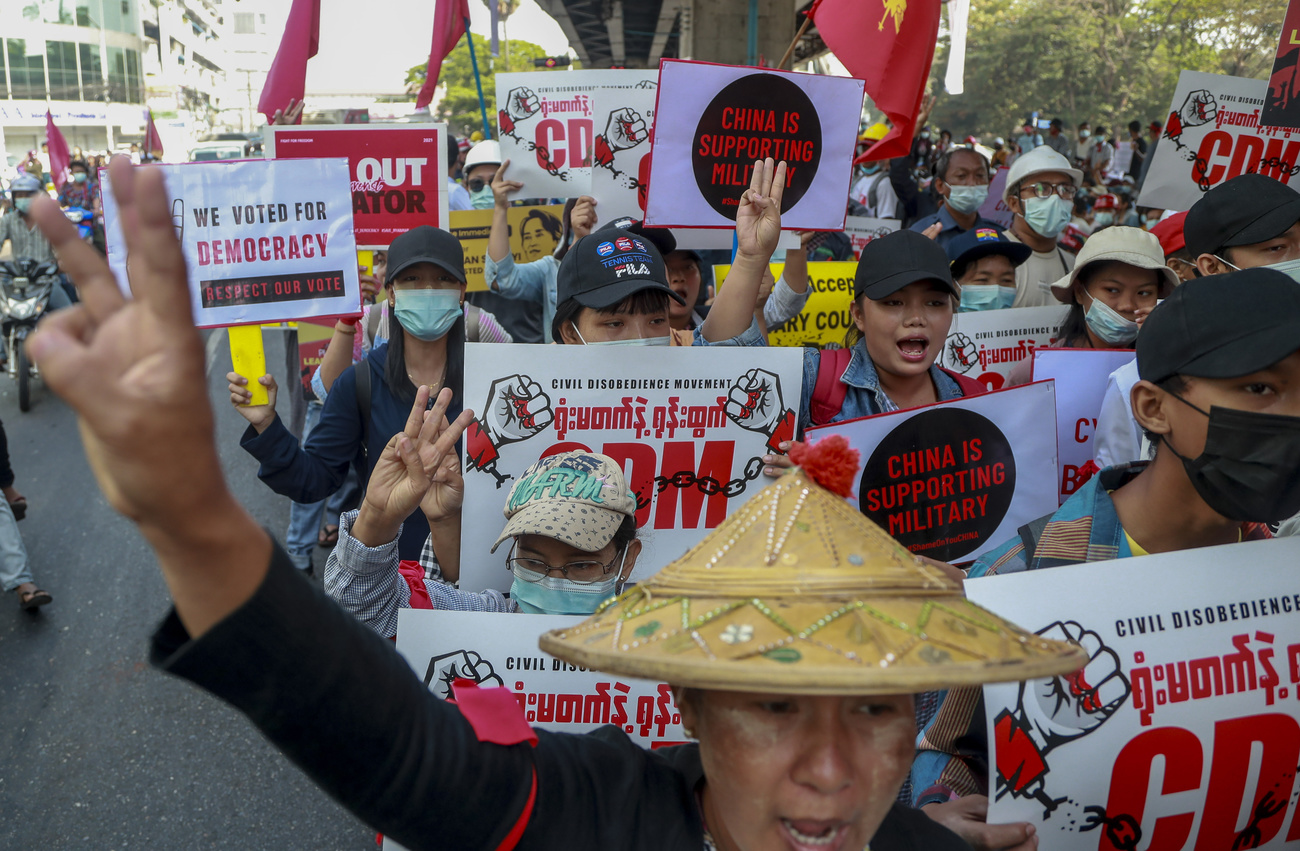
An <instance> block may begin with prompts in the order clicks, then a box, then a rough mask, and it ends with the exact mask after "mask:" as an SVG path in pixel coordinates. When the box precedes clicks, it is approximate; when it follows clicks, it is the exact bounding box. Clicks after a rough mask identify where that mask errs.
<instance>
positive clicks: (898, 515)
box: [808, 381, 1057, 562]
mask: <svg viewBox="0 0 1300 851" xmlns="http://www.w3.org/2000/svg"><path fill="white" fill-rule="evenodd" d="M1053 396H1054V393H1053V387H1052V383H1051V382H1050V381H1044V382H1039V383H1037V384H1026V385H1023V386H1021V387H1013V388H1011V389H1010V390H999V391H997V392H994V393H985V394H983V395H980V396H970V397H967V398H961V399H954V400H952V401H951V402H940V403H939V404H937V405H926V406H923V407H920V408H909V409H907V410H903V411H895V412H893V413H888V414H877V415H876V416H873V417H862V418H860V419H856V420H846V421H844V422H840V423H834V424H832V425H828V426H819V427H815V428H810V429H808V439H809V440H810V441H817V440H823V439H825V438H827V437H829V436H831V435H835V434H840V435H843V436H844V437H845V438H847V439H848V441H849V444H850V445H852V446H853V448H854V449H856V450H858V451H859V452H860V453H861V458H860V459H859V461H858V470H857V473H856V474H855V476H854V479H853V492H852V496H851V497H850V498H849V502H851V503H852V504H853V505H854V506H855V507H856V508H858V510H860V511H861V512H862V513H863V514H865V515H866V516H867V517H868V518H869V519H871V520H872V521H874V522H875V523H877V524H878V525H879V526H880V527H881V528H882V529H884V530H885V531H886V532H888V533H889V534H890V535H892V536H893V537H894V539H895V540H897V541H898V542H899V543H900V544H902V545H903V546H905V547H907V548H908V549H909V550H911V551H912V552H913V553H916V554H917V555H923V556H927V557H929V558H933V559H938V560H939V561H946V562H958V561H962V562H964V561H971V560H973V559H975V558H976V557H978V556H979V555H980V554H981V553H983V552H986V551H988V550H991V549H993V548H994V547H996V546H998V545H1000V544H1001V543H1002V542H1003V541H1005V540H1007V539H1008V538H1010V537H1012V536H1014V535H1015V534H1016V530H1017V529H1019V528H1020V527H1021V526H1022V525H1024V524H1025V523H1028V522H1029V521H1031V520H1034V519H1035V518H1038V517H1042V516H1043V515H1044V514H1046V513H1047V512H1049V511H1052V510H1054V509H1055V508H1056V506H1057V502H1056V432H1055V430H1054V429H1048V428H1044V427H1043V426H1044V424H1045V423H1050V422H1052V418H1053V417H1055V416H1056V403H1055V401H1054V399H1053Z"/></svg>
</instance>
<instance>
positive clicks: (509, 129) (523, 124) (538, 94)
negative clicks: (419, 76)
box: [496, 69, 658, 198]
mask: <svg viewBox="0 0 1300 851" xmlns="http://www.w3.org/2000/svg"><path fill="white" fill-rule="evenodd" d="M657 77H658V72H657V71H653V70H651V71H642V70H636V71H633V70H621V69H620V70H602V71H526V72H523V73H515V74H497V75H496V84H497V106H498V110H497V127H498V128H499V131H500V132H499V133H498V139H499V141H500V143H501V158H502V160H510V171H509V174H508V175H507V176H508V177H509V178H510V179H511V180H518V181H521V182H522V183H523V184H524V188H523V189H522V190H521V193H522V194H521V195H520V197H525V198H546V197H556V198H568V197H576V196H578V195H586V194H589V193H590V192H591V188H592V175H591V170H592V159H593V154H594V152H595V150H596V147H597V139H596V136H597V134H598V133H603V134H604V135H605V136H606V137H608V138H614V137H613V136H611V133H613V132H615V129H614V128H620V127H623V126H626V127H627V129H628V132H629V133H630V134H631V136H632V137H634V138H635V137H638V136H639V133H640V129H639V128H637V126H636V122H635V121H633V122H626V121H624V122H622V123H620V120H619V119H618V118H617V117H615V116H614V115H612V114H606V115H601V114H599V113H597V112H596V107H595V103H594V100H595V97H594V95H595V92H596V90H597V89H600V90H601V91H602V92H604V91H606V90H608V89H632V88H636V87H638V86H641V87H647V86H650V87H653V85H654V83H655V80H656V79H657ZM617 111H618V110H614V112H617ZM611 122H612V123H613V125H614V127H613V128H611V127H610V124H611ZM608 138H607V141H608ZM626 141H629V142H630V141H631V140H630V139H628V140H626Z"/></svg>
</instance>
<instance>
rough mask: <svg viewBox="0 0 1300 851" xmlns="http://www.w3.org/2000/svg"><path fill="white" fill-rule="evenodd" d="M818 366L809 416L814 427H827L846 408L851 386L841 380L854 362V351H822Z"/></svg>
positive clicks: (809, 406)
mask: <svg viewBox="0 0 1300 851" xmlns="http://www.w3.org/2000/svg"><path fill="white" fill-rule="evenodd" d="M818 354H819V355H820V357H821V360H820V362H819V363H818V364H817V383H816V384H815V385H813V392H812V400H811V402H810V403H809V405H808V415H809V418H810V419H812V423H813V425H826V424H827V423H829V422H830V421H831V420H833V419H834V418H835V415H836V414H838V413H839V412H840V410H841V409H842V408H843V407H844V397H845V396H847V395H848V394H849V386H848V385H847V384H845V383H844V382H843V381H840V378H841V377H843V375H844V372H845V370H847V369H848V368H849V362H850V361H851V360H853V350H852V349H822V350H821V351H820V352H818Z"/></svg>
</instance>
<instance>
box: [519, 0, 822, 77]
mask: <svg viewBox="0 0 1300 851" xmlns="http://www.w3.org/2000/svg"><path fill="white" fill-rule="evenodd" d="M538 5H540V6H541V7H542V8H543V9H544V10H546V12H547V13H549V14H550V15H551V17H553V18H555V20H556V21H557V22H559V24H560V26H561V27H562V28H563V29H564V32H565V34H566V35H567V36H568V37H569V46H570V47H572V48H573V49H574V51H575V52H576V53H577V54H578V59H579V61H581V62H582V65H583V67H585V68H609V67H611V66H623V67H627V68H654V67H657V66H658V64H659V60H660V59H664V58H669V59H671V58H679V59H700V60H705V61H709V62H723V63H726V64H729V65H757V64H760V63H762V64H766V65H775V64H776V63H777V61H778V60H780V58H781V55H782V54H783V53H784V52H785V49H786V47H788V46H789V44H790V40H791V39H793V38H794V35H795V33H796V32H797V31H798V28H799V26H800V24H801V23H802V21H803V18H802V17H801V16H800V14H799V13H800V12H801V11H803V10H805V9H807V8H808V7H809V6H810V5H812V3H811V0H538ZM823 50H825V45H823V44H822V42H821V39H820V38H819V37H818V36H817V30H816V28H815V27H812V28H810V29H809V30H808V32H807V33H806V34H805V36H804V38H802V39H801V40H800V43H799V45H798V46H797V47H796V50H795V57H794V61H796V62H798V61H801V60H804V59H807V58H810V57H812V56H815V55H816V54H818V53H820V52H821V51H823Z"/></svg>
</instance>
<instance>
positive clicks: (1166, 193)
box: [1138, 71, 1300, 211]
mask: <svg viewBox="0 0 1300 851" xmlns="http://www.w3.org/2000/svg"><path fill="white" fill-rule="evenodd" d="M1267 99H1268V83H1267V82H1265V81H1264V80H1248V79H1245V78H1243V77H1225V76H1223V75H1221V74H1206V73H1203V72H1200V71H1183V72H1182V73H1181V74H1180V75H1179V76H1178V88H1177V89H1175V90H1174V100H1173V103H1172V104H1171V105H1170V107H1169V117H1168V119H1166V120H1165V127H1164V130H1163V131H1162V134H1161V137H1160V144H1159V145H1156V150H1155V155H1154V158H1153V159H1152V160H1151V165H1150V167H1149V168H1148V169H1147V179H1146V182H1145V183H1144V184H1142V196H1141V198H1140V199H1139V200H1138V203H1139V204H1140V205H1142V206H1143V207H1156V208H1158V209H1162V210H1180V211H1181V210H1188V209H1190V208H1191V206H1192V205H1193V204H1195V203H1196V202H1197V201H1199V200H1200V198H1201V196H1202V195H1204V194H1205V193H1206V192H1208V191H1209V190H1211V189H1213V188H1214V187H1215V186H1218V185H1219V184H1220V183H1222V182H1223V181H1225V180H1230V179H1231V178H1234V177H1236V176H1238V175H1241V174H1246V173H1248V172H1258V173H1260V174H1266V175H1268V176H1270V177H1275V178H1277V179H1278V180H1280V181H1282V182H1283V183H1290V182H1291V181H1292V180H1293V178H1294V175H1295V174H1296V173H1297V168H1296V161H1297V160H1298V159H1300V138H1295V139H1293V138H1291V137H1292V135H1294V134H1295V131H1293V130H1288V129H1284V128H1281V127H1260V126H1259V113H1260V110H1261V109H1262V108H1263V106H1264V102H1265V101H1266V100H1267Z"/></svg>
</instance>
